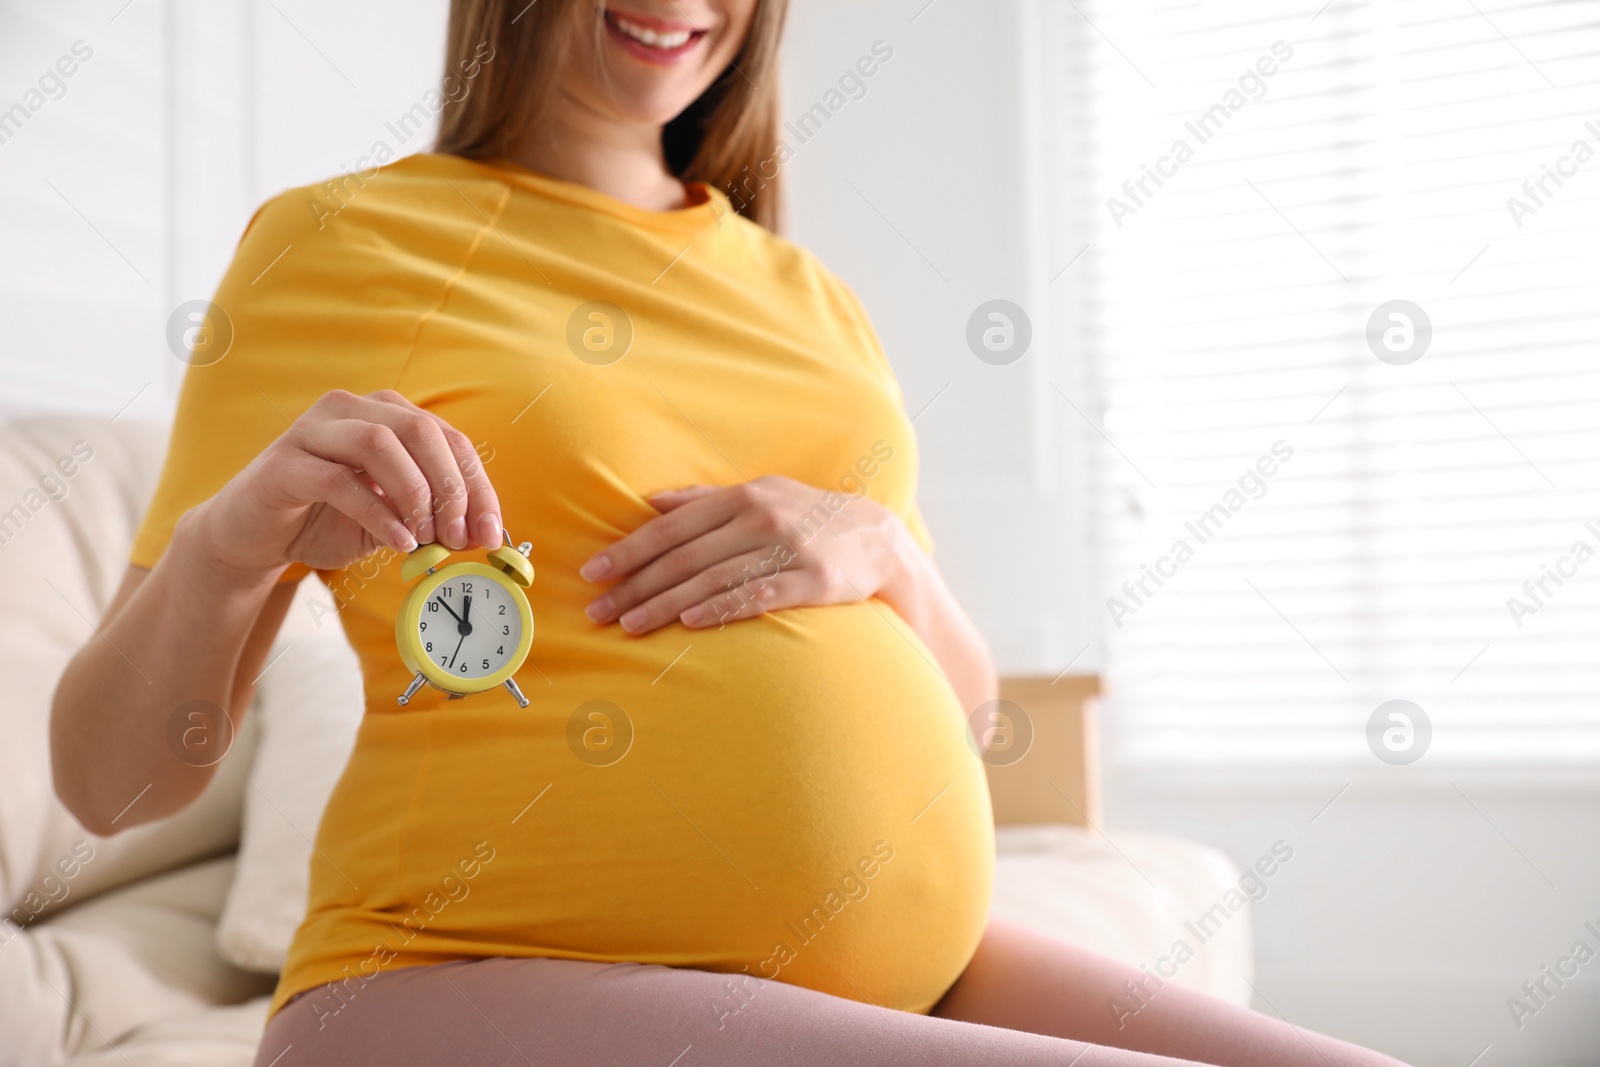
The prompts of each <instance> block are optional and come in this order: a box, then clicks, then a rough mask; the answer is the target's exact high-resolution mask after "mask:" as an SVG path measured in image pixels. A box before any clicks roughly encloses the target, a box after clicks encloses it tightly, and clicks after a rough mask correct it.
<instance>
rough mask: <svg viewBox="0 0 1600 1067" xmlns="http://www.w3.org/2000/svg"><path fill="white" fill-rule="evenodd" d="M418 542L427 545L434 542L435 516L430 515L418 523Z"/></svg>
mask: <svg viewBox="0 0 1600 1067" xmlns="http://www.w3.org/2000/svg"><path fill="white" fill-rule="evenodd" d="M417 540H418V541H421V542H422V543H423V544H427V543H428V542H429V541H432V540H433V516H432V515H429V516H427V517H426V518H424V519H423V520H422V521H421V522H419V523H417Z"/></svg>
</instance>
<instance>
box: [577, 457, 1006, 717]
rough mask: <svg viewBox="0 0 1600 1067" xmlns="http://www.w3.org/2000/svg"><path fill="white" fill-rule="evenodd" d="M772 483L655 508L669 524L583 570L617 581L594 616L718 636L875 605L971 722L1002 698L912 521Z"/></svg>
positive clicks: (642, 531) (672, 496) (668, 498)
mask: <svg viewBox="0 0 1600 1067" xmlns="http://www.w3.org/2000/svg"><path fill="white" fill-rule="evenodd" d="M838 497H839V494H838V493H828V492H824V491H823V490H821V489H816V488H814V487H812V486H809V485H805V484H803V483H801V482H797V481H795V480H794V479H792V478H783V477H779V476H774V475H769V476H767V477H763V478H757V479H756V480H755V481H753V482H746V483H745V484H743V485H735V486H730V487H726V488H717V487H713V486H704V485H698V486H691V487H690V488H687V489H680V490H676V491H673V492H670V493H660V494H657V495H656V496H653V497H651V498H650V503H651V504H653V505H654V506H655V507H656V509H657V510H659V511H661V512H662V514H661V515H660V517H658V518H654V519H651V520H650V521H649V522H647V523H645V524H644V525H643V526H641V527H639V529H637V530H635V531H633V532H632V533H630V534H629V535H628V536H627V537H624V538H623V539H622V540H620V541H618V542H617V543H616V544H614V545H611V546H610V547H608V548H606V549H604V550H603V551H601V552H599V553H597V554H596V555H595V556H594V558H593V559H591V560H589V561H588V562H587V563H585V564H584V565H583V567H582V568H581V569H580V570H579V572H578V573H579V574H581V575H582V576H583V577H584V578H587V579H589V580H590V581H606V580H610V579H613V578H620V579H621V581H618V582H617V584H616V585H615V586H613V587H612V588H611V589H609V590H607V591H606V592H605V593H604V594H603V595H601V596H600V597H597V598H596V599H595V600H594V602H593V603H591V604H590V605H589V607H588V609H587V613H588V615H589V618H590V619H591V620H593V621H594V622H598V623H610V622H617V623H619V624H620V625H621V626H622V628H623V629H624V630H626V631H627V632H628V633H630V634H642V633H648V632H650V631H651V630H655V629H658V628H660V627H662V626H665V625H667V624H668V623H670V622H672V621H673V620H675V619H676V620H678V621H679V622H681V623H682V624H683V625H684V626H686V627H688V628H690V629H700V628H703V627H708V626H722V625H724V624H726V623H728V622H730V621H733V620H736V619H749V618H754V617H756V616H757V615H760V614H762V613H763V612H767V611H772V610H775V609H777V608H788V607H800V606H805V605H820V604H843V603H849V602H852V601H860V600H865V599H867V598H868V597H874V596H875V597H878V598H880V599H882V600H883V601H884V602H885V603H887V604H889V605H890V607H892V608H893V609H894V610H895V612H896V613H897V614H899V615H900V617H901V618H902V619H904V620H905V621H906V623H907V624H908V625H909V626H910V627H911V628H912V629H913V630H915V631H916V632H917V635H918V636H919V637H921V638H922V641H923V643H924V644H926V645H927V646H928V648H929V649H930V650H931V651H932V652H933V654H934V658H935V659H936V660H937V661H938V663H937V668H938V670H939V671H940V672H941V673H942V674H943V675H944V676H945V678H946V679H948V680H949V682H950V686H951V688H953V689H954V690H955V692H956V696H957V697H958V698H959V699H960V701H961V706H962V708H963V709H964V710H965V711H967V712H968V713H970V712H971V711H973V710H974V709H975V708H977V707H978V706H979V705H980V704H984V703H986V702H988V701H990V700H993V699H994V698H995V696H996V694H997V692H998V688H999V687H998V682H997V681H996V678H995V672H994V665H993V663H992V661H991V660H990V658H989V650H988V648H987V646H986V645H985V644H984V641H983V638H982V637H981V636H980V635H979V634H978V631H977V628H976V627H975V626H973V625H972V620H971V619H969V618H967V615H966V613H965V612H963V611H962V610H961V607H960V605H958V604H957V603H956V601H955V597H953V596H952V595H951V594H950V590H949V588H948V587H947V586H946V585H945V584H944V579H943V578H941V577H940V575H939V570H938V567H937V566H936V565H935V564H934V562H933V559H932V557H930V556H929V555H928V554H927V553H926V552H924V551H923V550H922V547H921V546H920V545H918V544H917V543H916V541H915V539H913V538H912V536H911V532H910V531H909V530H907V529H906V526H905V523H903V522H901V521H900V519H899V518H898V517H897V516H896V515H895V514H894V513H893V512H891V511H890V510H889V509H888V508H886V507H884V506H883V505H881V504H879V503H877V502H876V501H873V500H869V499H866V498H860V499H852V500H850V501H849V502H848V503H846V504H844V505H843V506H842V507H840V506H837V504H835V505H834V506H832V507H830V506H829V503H828V502H829V500H830V498H838Z"/></svg>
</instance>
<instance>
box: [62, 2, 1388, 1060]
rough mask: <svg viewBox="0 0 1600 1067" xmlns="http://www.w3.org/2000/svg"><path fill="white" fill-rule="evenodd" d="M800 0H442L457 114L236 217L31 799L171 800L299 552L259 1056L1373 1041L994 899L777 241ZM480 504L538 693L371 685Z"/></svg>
mask: <svg viewBox="0 0 1600 1067" xmlns="http://www.w3.org/2000/svg"><path fill="white" fill-rule="evenodd" d="M783 12H784V4H783V2H782V0H660V2H654V0H625V2H622V3H618V4H614V5H611V6H607V7H602V6H600V5H599V4H597V2H596V0H538V2H536V3H534V2H528V0H456V3H455V5H454V9H453V11H452V15H451V30H450V38H449V53H450V55H449V67H448V68H447V69H448V72H449V76H448V77H447V79H446V82H445V88H446V90H447V95H448V96H449V98H450V103H449V105H448V106H447V108H446V110H445V113H444V117H443V127H442V133H441V137H440V144H439V151H438V152H437V153H433V154H424V155H418V156H412V157H409V158H406V159H401V160H397V161H390V160H388V159H386V158H384V153H383V152H382V151H376V150H375V158H374V159H373V160H371V161H370V162H372V163H373V164H375V165H374V166H371V167H370V168H369V169H367V170H365V171H361V172H358V173H356V174H354V175H351V176H347V177H343V178H338V179H335V180H334V181H333V182H330V183H327V184H324V185H321V186H315V187H311V188H306V189H301V190H297V191H293V192H290V193H286V194H284V195H282V196H280V197H278V198H276V199H275V200H273V201H271V202H270V203H268V204H267V205H266V206H265V207H264V208H262V210H261V211H260V212H259V213H258V214H257V216H256V217H255V219H254V220H253V221H252V222H251V224H250V227H249V229H248V230H247V231H246V233H245V235H244V238H243V240H242V241H241V243H240V245H239V249H238V253H237V257H236V259H235V261H234V263H233V266H232V269H231V270H230V271H229V272H228V275H227V277H226V278H225V280H224V281H223V283H222V286H221V289H220V290H219V292H218V295H217V298H216V303H217V306H218V308H220V309H221V312H223V313H225V314H226V315H227V316H228V317H229V319H230V321H231V324H232V330H233V337H232V344H231V348H230V349H229V350H228V351H227V353H226V354H225V355H224V356H223V357H222V358H221V359H220V360H218V361H215V362H212V363H210V364H209V365H205V366H198V365H197V366H194V367H192V368H191V369H190V371H189V373H188V376H187V378H186V380H185V383H184V388H183V394H182V398H181V402H180V405H179V410H178V416H177V421H176V425H175V427H174V430H173V437H172V443H171V449H170V453H169V455H168V458H167V463H166V469H165V471H164V473H163V476H162V479H161V482H160V485H159V488H158V490H157V493H156V496H155V499H154V501H153V503H152V504H151V507H150V510H149V512H148V514H147V515H146V517H145V520H144V524H143V526H142V528H141V529H140V531H139V534H138V537H137V540H136V542H135V546H134V549H133V553H132V559H131V566H130V567H129V569H128V573H127V576H126V578H125V579H124V581H123V585H122V588H121V590H120V591H119V593H118V594H117V596H116V598H115V601H114V602H113V603H112V605H111V607H110V608H109V609H108V611H107V614H106V618H105V619H104V620H103V622H102V623H101V626H100V636H99V637H97V639H96V640H94V641H93V642H91V643H90V644H89V645H88V646H87V647H85V648H84V649H83V650H82V651H81V652H80V653H79V655H78V657H77V659H76V661H75V663H74V665H73V668H72V669H71V670H69V671H67V672H66V675H65V678H64V680H63V682H62V683H61V687H60V690H59V692H58V693H57V697H56V703H55V709H54V719H53V737H54V764H55V766H54V770H55V775H56V783H57V790H58V792H59V793H60V795H61V796H62V798H63V799H64V800H65V801H66V803H67V804H68V805H70V807H71V808H72V810H73V811H74V812H75V813H76V814H77V815H78V817H79V818H80V819H81V820H82V821H83V822H84V824H85V825H86V826H88V827H89V828H91V829H93V830H95V831H97V832H101V833H112V832H115V831H118V830H121V829H125V828H126V827H128V826H130V825H133V824H135V823H139V822H146V821H149V820H152V819H158V818H161V817H163V816H167V815H170V814H172V813H173V812H175V811H177V810H178V809H180V808H182V807H183V806H184V805H185V804H187V803H189V802H190V801H191V800H193V799H194V798H195V797H196V796H197V795H198V794H199V793H200V792H201V790H202V789H203V788H204V787H205V785H206V783H207V781H208V779H209V777H210V775H211V773H212V768H198V767H191V766H188V765H187V764H185V763H183V762H181V761H179V760H177V759H175V758H174V757H173V754H172V752H171V751H170V750H169V748H168V747H167V743H166V740H165V736H166V728H167V724H168V722H169V720H170V719H171V716H172V714H173V710H174V709H175V708H177V707H178V706H179V705H181V704H184V703H185V702H187V701H193V700H205V701H210V702H212V703H214V704H216V705H219V706H220V707H222V708H224V709H226V711H227V714H228V715H229V716H230V717H231V718H232V719H233V720H234V722H235V723H237V722H238V721H239V719H240V718H241V717H242V716H243V715H244V714H245V709H246V708H247V707H248V706H249V703H250V696H251V689H252V684H253V680H254V679H256V678H257V677H258V676H259V675H260V674H261V672H262V670H263V668H264V667H265V666H266V664H265V656H266V652H267V649H268V648H269V647H270V645H271V644H272V642H273V639H274V636H275V634H276V633H277V631H278V628H279V625H280V623H281V622H282V620H283V618H284V614H285V612H286V611H288V610H289V606H290V601H291V597H292V596H293V592H294V588H295V586H296V584H297V583H298V582H299V581H300V580H301V579H302V578H303V577H304V576H305V575H307V574H308V573H310V572H311V571H316V572H317V574H318V575H319V577H320V579H321V580H322V581H324V582H326V583H327V584H328V585H329V587H330V588H331V589H332V590H333V593H334V596H335V598H336V600H337V605H338V621H339V623H340V624H342V625H343V627H344V629H345V632H346V634H347V635H348V636H349V639H350V641H351V643H352V644H353V645H354V647H355V649H356V650H357V652H358V653H359V655H360V658H361V664H362V671H363V678H364V684H365V692H366V703H367V712H366V715H365V717H364V721H363V723H362V726H361V729H360V733H359V736H358V738H357V741H356V745H355V750H354V753H353V755H352V756H351V759H350V762H349V765H348V767H347V768H346V769H345V772H344V775H343V777H342V779H341V780H340V782H339V785H338V788H337V789H336V791H335V792H334V794H333V797H332V799H331V801H330V803H329V806H328V809H327V812H326V814H325V816H324V818H323V822H322V825H321V827H320V830H319V832H318V836H317V848H316V852H315V858H314V860H313V868H312V872H311V900H310V908H309V912H308V914H307V915H306V918H305V921H304V923H303V924H302V925H301V927H300V929H299V932H298V934H297V935H296V937H295V940H294V944H293V947H292V949H291V951H290V954H289V959H288V963H287V966H286V967H285V969H284V971H283V975H282V979H281V983H280V985H279V987H278V991H277V995H276V997H275V998H274V1000H273V1004H272V1012H273V1014H272V1018H271V1021H270V1023H269V1025H268V1028H267V1032H266V1035H265V1038H264V1041H263V1044H262V1046H261V1050H260V1054H259V1059H258V1063H259V1064H260V1065H262V1067H268V1065H276V1067H302V1065H304V1067H317V1065H339V1067H349V1065H355V1064H369V1063H370V1064H386V1065H396V1067H404V1065H412V1064H416V1065H423V1064H426V1065H440V1064H471V1065H474V1067H492V1065H500V1064H507V1065H512V1064H528V1063H537V1064H541V1065H542V1064H622V1063H627V1064H657V1065H661V1067H667V1065H669V1064H682V1065H683V1067H689V1065H701V1064H757V1065H772V1064H797V1065H798V1064H859V1063H873V1064H905V1065H939V1067H943V1065H956V1064H976V1063H1006V1064H1058V1065H1062V1067H1066V1065H1068V1064H1072V1063H1074V1062H1077V1061H1079V1060H1082V1062H1083V1063H1085V1064H1089V1065H1121V1067H1153V1065H1157V1064H1164V1063H1173V1062H1176V1061H1177V1059H1185V1060H1192V1061H1198V1062H1202V1063H1208V1064H1229V1065H1237V1067H1246V1065H1267V1064H1273V1065H1286V1064H1288V1065H1302V1064H1303V1065H1308V1067H1327V1065H1338V1067H1355V1065H1365V1067H1379V1065H1383V1064H1391V1065H1392V1063H1393V1061H1390V1060H1387V1059H1385V1058H1384V1057H1381V1056H1378V1055H1376V1054H1374V1053H1370V1052H1366V1051H1363V1050H1361V1049H1357V1048H1354V1047H1352V1046H1350V1045H1346V1044H1344V1043H1341V1042H1338V1041H1334V1040H1331V1039H1328V1038H1325V1037H1321V1036H1318V1035H1315V1034H1310V1033H1307V1032H1304V1031H1301V1030H1297V1029H1296V1028H1294V1027H1292V1026H1290V1025H1289V1024H1287V1023H1284V1022H1281V1021H1278V1020H1276V1019H1270V1018H1267V1017H1265V1016H1260V1015H1256V1014H1254V1013H1251V1012H1247V1011H1243V1010H1240V1009H1237V1008H1234V1007H1231V1006H1227V1005H1224V1004H1221V1003H1218V1002H1215V1001H1213V1000H1210V999H1208V998H1205V997H1202V996H1199V995H1196V994H1193V993H1190V992H1187V991H1185V990H1183V989H1180V988H1178V987H1176V986H1172V985H1168V986H1166V987H1164V988H1160V989H1155V987H1154V984H1153V982H1152V980H1151V979H1149V978H1148V977H1147V976H1146V975H1144V974H1143V973H1142V972H1140V971H1137V970H1133V969H1131V968H1128V967H1124V966H1121V965H1118V964H1114V963H1112V962H1110V961H1107V960H1103V959H1100V958H1097V957H1094V956H1091V955H1089V954H1087V953H1084V952H1082V951H1079V950H1076V949H1073V948H1071V947H1069V946H1067V945H1064V944H1061V943H1058V942H1055V941H1051V940H1049V939H1048V938H1044V937H1040V936H1037V935H1034V934H1032V933H1029V932H1027V931H1025V930H1022V929H1019V928H1016V927H1011V926H1006V925H1003V924H1001V923H997V922H991V921H990V920H989V919H988V905H989V892H990V882H991V876H992V866H993V837H992V831H991V828H990V810H989V801H988V794H987V792H986V789H985V779H984V774H983V767H982V764H981V762H980V761H979V760H977V759H976V758H975V757H974V756H973V754H972V752H971V750H970V749H969V748H968V745H967V741H966V733H965V726H964V712H965V711H966V710H967V709H971V708H975V707H976V706H977V705H978V704H980V703H982V702H984V701H986V700H989V699H991V698H992V697H993V696H994V693H995V678H994V672H993V669H992V667H991V665H990V660H989V656H988V653H987V651H986V650H985V648H984V646H983V643H982V640H981V639H980V638H979V637H978V635H977V633H976V631H975V630H974V628H973V626H972V624H971V623H970V622H969V621H968V619H967V618H966V616H965V615H963V614H962V612H961V610H960V608H959V607H958V606H957V605H956V603H955V601H954V600H953V599H952V597H951V595H950V593H949V591H948V590H947V589H946V587H945V585H944V583H943V582H942V581H941V579H940V577H939V574H938V571H937V569H936V567H935V565H934V563H933V562H932V559H931V557H930V556H929V550H930V548H931V544H930V541H929V538H928V534H927V531H926V530H925V528H924V526H923V523H922V520H921V518H920V517H919V515H918V513H917V509H916V504H915V501H914V497H915V489H916V475H917V459H916V448H915V442H914V439H913V435H912V429H911V426H910V423H909V422H908V420H907V418H906V416H905V414H904V412H903V405H902V402H901V397H900V393H899V389H898V387H897V386H896V383H895V381H894V378H893V375H892V374H891V371H890V368H889V363H888V361H887V360H886V358H885V357H884V354H883V352H882V351H881V349H880V348H879V345H878V342H877V339H876V337H875V335H874V333H873V331H872V327H871V326H870V325H869V323H868V321H867V318H866V316H865V314H864V313H863V312H862V310H861V308H860V306H859V305H858V304H857V302H856V300H855V298H854V297H853V296H852V294H851V293H850V291H849V290H848V289H847V288H846V287H845V286H844V285H842V284H841V283H840V282H839V281H838V280H837V279H835V278H834V277H833V276H832V275H830V274H829V273H828V272H827V271H826V270H824V269H823V268H822V267H821V266H820V265H819V264H818V263H817V262H816V260H815V259H813V258H812V257H811V256H809V255H808V254H806V253H805V252H804V251H802V250H801V249H798V248H796V247H795V246H794V245H792V244H789V243H788V242H786V241H784V240H783V239H782V238H780V237H778V236H777V235H776V233H775V222H776V216H777V210H776V205H775V194H776V188H777V187H776V177H775V175H776V173H777V166H778V163H779V160H778V159H776V158H774V155H773V154H774V151H775V150H776V140H777V137H776V131H777V107H776V100H775V95H774V94H775V88H776V84H777V73H776V69H775V56H776V51H777V47H778V39H779V31H780V26H781V23H782V19H783ZM378 147H379V148H380V149H381V147H382V146H378ZM376 164H387V165H381V166H380V165H376ZM503 529H504V530H507V531H509V532H510V534H511V535H512V536H513V537H514V538H516V539H517V540H522V539H524V538H526V539H527V540H529V541H531V542H532V544H533V552H532V559H533V561H534V563H535V565H536V569H537V575H538V577H537V581H536V582H535V583H534V585H533V587H532V589H531V591H530V595H531V599H532V604H533V611H534V616H535V618H536V619H537V625H538V632H537V635H536V638H535V642H534V652H533V655H532V657H531V658H530V659H529V661H528V662H527V664H526V665H525V667H524V668H523V670H522V671H521V672H520V674H519V676H518V679H517V680H518V682H519V683H520V685H521V688H522V689H523V690H524V691H525V692H526V693H527V695H528V697H529V698H530V700H531V704H530V706H529V707H527V708H522V707H519V706H518V704H517V702H516V701H515V700H514V699H513V698H512V696H511V695H510V694H509V693H508V692H506V691H505V690H503V689H497V690H494V691H491V692H489V693H487V694H483V695H479V696H473V697H469V698H467V699H465V700H459V701H447V700H446V698H445V696H444V694H443V693H441V692H439V691H437V690H433V689H431V688H427V689H423V690H422V691H421V692H419V693H418V694H417V695H416V696H415V697H414V698H413V699H412V700H411V702H410V703H409V704H408V705H405V706H401V705H399V704H398V703H397V702H396V695H397V694H399V693H400V692H402V691H403V690H404V689H405V688H406V686H407V683H408V682H409V680H410V679H409V676H408V672H407V671H406V669H405V668H404V666H403V665H402V663H401V661H400V658H399V656H398V654H397V651H396V648H395V644H394V619H395V616H396V613H397V612H398V611H399V608H400V604H401V601H402V599H403V598H404V595H405V592H406V585H405V583H403V582H402V580H401V577H400V563H401V561H402V559H403V556H404V553H406V552H408V551H410V550H412V549H414V548H415V547H416V546H417V545H418V544H425V543H428V542H435V541H436V542H439V543H441V544H443V545H444V546H446V547H447V548H450V549H452V550H469V549H479V548H481V547H482V546H485V545H488V546H496V545H499V544H501V543H502V540H503V536H504V535H503V534H502V530H503ZM464 558H471V557H464ZM325 621H329V622H331V620H325ZM135 796H136V797H137V800H136V802H135V803H134V804H133V805H132V806H131V807H130V806H129V805H128V798H129V797H135ZM1130 990H1142V991H1144V993H1143V995H1142V996H1140V997H1138V999H1137V1000H1135V999H1133V998H1131V997H1130ZM1113 1000H1115V1001H1116V1002H1117V1003H1120V1004H1122V1005H1124V1006H1125V1007H1124V1009H1123V1010H1122V1011H1120V1012H1119V1011H1116V1010H1114V1009H1113V1008H1112V1003H1113ZM1136 1002H1137V1003H1142V1004H1143V1005H1144V1006H1143V1007H1142V1008H1140V1009H1139V1010H1138V1011H1137V1012H1133V1011H1129V1010H1128V1009H1127V1008H1126V1005H1129V1004H1132V1003H1136ZM1169 1057H1171V1058H1173V1059H1169Z"/></svg>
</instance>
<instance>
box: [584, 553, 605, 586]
mask: <svg viewBox="0 0 1600 1067" xmlns="http://www.w3.org/2000/svg"><path fill="white" fill-rule="evenodd" d="M610 573H611V561H610V560H609V559H607V558H606V557H604V556H596V557H594V558H593V559H591V560H590V561H589V562H588V563H585V564H584V565H583V566H581V567H579V568H578V577H579V578H582V579H583V580H584V581H586V582H598V581H599V580H600V579H602V578H604V577H605V576H606V575H608V574H610Z"/></svg>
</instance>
